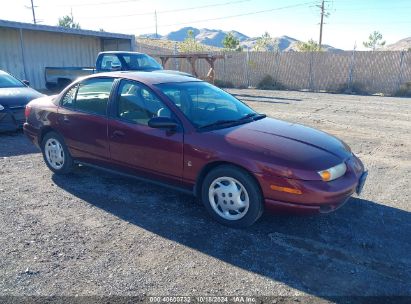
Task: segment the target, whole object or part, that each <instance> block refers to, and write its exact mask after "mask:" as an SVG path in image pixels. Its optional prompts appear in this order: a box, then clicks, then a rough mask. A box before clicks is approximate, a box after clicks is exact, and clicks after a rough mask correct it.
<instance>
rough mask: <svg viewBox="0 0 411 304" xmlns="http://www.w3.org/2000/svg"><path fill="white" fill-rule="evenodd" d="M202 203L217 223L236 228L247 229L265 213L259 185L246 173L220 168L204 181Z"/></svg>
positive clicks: (230, 168) (239, 170) (240, 170)
mask: <svg viewBox="0 0 411 304" xmlns="http://www.w3.org/2000/svg"><path fill="white" fill-rule="evenodd" d="M201 198H202V201H203V203H204V205H205V207H206V208H207V210H208V212H209V213H210V215H211V216H212V217H213V218H214V219H215V220H217V221H218V222H220V223H222V224H224V225H226V226H230V227H235V228H242V227H248V226H251V225H252V224H254V222H256V221H257V220H258V219H259V218H260V216H261V214H262V213H263V200H262V195H261V192H260V188H259V187H258V184H257V183H256V181H255V180H254V178H253V177H252V176H250V175H249V174H248V173H247V172H245V171H244V170H242V169H240V168H237V167H234V166H221V167H217V168H216V169H214V170H212V171H211V172H210V173H209V174H208V175H207V176H206V177H205V179H204V181H203V185H202V191H201Z"/></svg>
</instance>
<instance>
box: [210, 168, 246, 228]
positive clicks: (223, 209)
mask: <svg viewBox="0 0 411 304" xmlns="http://www.w3.org/2000/svg"><path fill="white" fill-rule="evenodd" d="M208 198H209V201H210V204H211V207H212V208H213V210H214V211H215V212H216V213H217V214H218V215H219V216H220V217H222V218H224V219H226V220H229V221H235V220H239V219H241V218H243V217H244V216H245V215H246V214H247V211H248V208H249V207H250V198H249V196H248V192H247V190H246V189H245V187H244V186H243V184H241V183H240V182H239V181H238V180H236V179H235V178H232V177H227V176H224V177H219V178H217V179H215V180H214V181H213V182H212V183H211V185H210V188H209V190H208Z"/></svg>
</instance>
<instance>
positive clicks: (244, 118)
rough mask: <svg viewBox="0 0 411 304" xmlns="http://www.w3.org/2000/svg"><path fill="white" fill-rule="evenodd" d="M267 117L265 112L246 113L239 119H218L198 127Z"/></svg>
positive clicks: (202, 127) (203, 127)
mask: <svg viewBox="0 0 411 304" xmlns="http://www.w3.org/2000/svg"><path fill="white" fill-rule="evenodd" d="M265 117H266V115H265V114H259V113H249V114H247V115H244V116H243V117H240V118H239V119H230V120H228V119H226V120H217V121H215V122H212V123H210V124H206V125H203V126H200V127H198V129H206V128H210V127H215V126H220V125H225V124H235V123H240V124H241V123H243V122H244V121H246V120H249V119H250V118H252V119H251V120H250V121H254V120H258V119H262V118H265Z"/></svg>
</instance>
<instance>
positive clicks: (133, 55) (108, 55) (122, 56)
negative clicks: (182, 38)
mask: <svg viewBox="0 0 411 304" xmlns="http://www.w3.org/2000/svg"><path fill="white" fill-rule="evenodd" d="M109 71H145V72H152V71H161V72H163V73H171V74H180V75H186V76H192V75H191V74H188V73H184V72H179V71H173V70H164V69H163V67H162V66H161V64H159V63H158V62H157V61H156V60H155V59H154V58H153V57H150V56H149V55H147V54H143V53H138V52H122V51H115V52H114V51H113V52H101V53H99V54H98V55H97V60H96V66H95V67H46V68H45V78H46V87H47V89H49V90H52V91H56V90H57V91H58V90H61V89H63V88H65V87H66V86H67V85H69V84H70V83H71V82H73V81H74V80H76V79H77V78H79V77H82V76H87V75H91V74H94V73H100V72H109Z"/></svg>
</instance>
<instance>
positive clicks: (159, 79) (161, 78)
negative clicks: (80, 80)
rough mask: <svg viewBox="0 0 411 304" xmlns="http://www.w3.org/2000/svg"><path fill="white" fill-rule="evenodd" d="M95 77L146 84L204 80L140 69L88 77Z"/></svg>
mask: <svg viewBox="0 0 411 304" xmlns="http://www.w3.org/2000/svg"><path fill="white" fill-rule="evenodd" d="M95 77H114V78H123V79H130V80H136V81H139V82H142V83H144V84H149V85H153V84H160V83H175V82H202V80H200V79H197V78H194V77H190V76H184V75H177V74H168V73H162V72H139V71H117V72H105V73H98V74H93V75H92V76H89V77H87V79H90V78H95Z"/></svg>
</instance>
